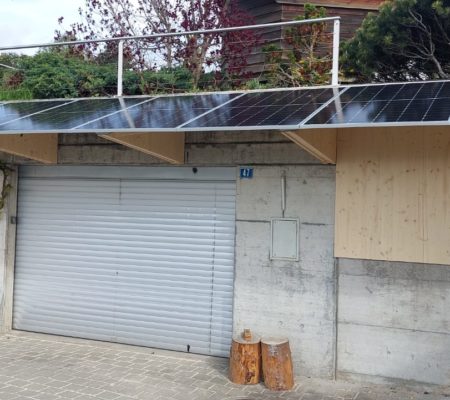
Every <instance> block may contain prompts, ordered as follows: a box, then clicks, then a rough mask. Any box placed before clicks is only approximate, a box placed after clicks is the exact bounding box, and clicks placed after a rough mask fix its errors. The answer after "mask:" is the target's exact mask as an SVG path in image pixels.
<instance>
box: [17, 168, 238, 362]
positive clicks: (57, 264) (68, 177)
mask: <svg viewBox="0 0 450 400" xmlns="http://www.w3.org/2000/svg"><path fill="white" fill-rule="evenodd" d="M235 195H236V183H235V169H234V168H199V169H198V170H197V171H196V172H195V171H193V170H192V169H191V168H158V167H148V168H147V167H142V168H141V167H24V168H22V169H21V171H20V178H19V200H18V226H17V247H16V268H15V289H14V321H13V327H14V329H18V330H26V331H33V332H41V333H51V334H58V335H66V336H74V337H81V338H86V339H97V340H104V341H111V342H119V343H127V344H135V345H142V346H148V347H156V348H162V349H168V350H176V351H190V352H193V353H198V354H207V355H215V356H227V354H228V350H229V344H230V341H231V336H232V303H233V278H234V277H233V274H234V240H235V239H234V237H235Z"/></svg>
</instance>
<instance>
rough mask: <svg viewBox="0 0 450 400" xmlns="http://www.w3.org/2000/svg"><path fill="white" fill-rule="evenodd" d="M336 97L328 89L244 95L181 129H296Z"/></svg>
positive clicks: (336, 91)
mask: <svg viewBox="0 0 450 400" xmlns="http://www.w3.org/2000/svg"><path fill="white" fill-rule="evenodd" d="M338 93H339V92H338V90H336V89H335V90H333V89H329V88H328V89H308V90H301V89H297V90H284V91H273V92H260V93H247V94H245V95H243V96H242V97H239V98H238V99H237V100H235V101H233V102H231V103H229V104H227V105H225V106H222V107H220V108H219V109H217V110H214V111H212V112H210V113H208V114H206V115H204V116H202V117H200V118H197V119H195V120H193V121H191V122H189V123H187V124H184V125H182V126H181V127H183V128H185V129H186V130H195V129H198V128H202V129H214V128H229V127H233V128H236V127H258V128H263V127H268V126H270V127H272V126H280V127H282V126H289V127H292V126H294V127H296V126H298V124H300V123H301V122H302V121H303V120H304V119H305V118H306V117H308V116H309V115H310V114H311V113H312V112H314V111H316V110H317V109H318V108H319V107H320V106H322V105H323V104H325V103H326V102H327V101H329V100H330V99H332V98H333V96H335V95H337V94H338Z"/></svg>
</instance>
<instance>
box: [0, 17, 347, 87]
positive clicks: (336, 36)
mask: <svg viewBox="0 0 450 400" xmlns="http://www.w3.org/2000/svg"><path fill="white" fill-rule="evenodd" d="M330 21H333V41H332V43H333V49H332V68H331V85H333V86H336V85H338V84H339V44H340V17H325V18H314V19H307V20H296V21H285V22H274V23H268V24H256V25H245V26H234V27H228V28H219V29H206V30H197V31H187V32H168V33H158V34H150V35H137V36H121V37H114V38H99V39H90V40H74V41H69V42H52V43H40V44H29V45H12V46H2V47H0V52H2V51H12V50H25V49H35V48H50V47H59V46H76V45H85V44H92V43H108V42H116V43H118V58H117V60H118V61H117V66H118V67H117V96H122V95H123V65H124V43H125V42H126V41H139V40H144V39H145V40H152V39H161V38H169V37H180V36H188V35H207V34H217V33H227V32H236V31H243V30H257V29H267V28H276V27H280V28H283V27H289V26H297V25H305V24H314V23H321V22H330ZM0 66H2V67H5V68H12V69H14V67H9V66H7V65H3V64H0Z"/></svg>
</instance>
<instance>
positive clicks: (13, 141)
mask: <svg viewBox="0 0 450 400" xmlns="http://www.w3.org/2000/svg"><path fill="white" fill-rule="evenodd" d="M0 151H3V152H5V153H9V154H13V155H15V156H20V157H25V158H30V159H32V160H36V161H39V162H42V163H44V164H56V163H57V162H58V134H57V133H42V134H41V133H36V134H29V135H1V136H0Z"/></svg>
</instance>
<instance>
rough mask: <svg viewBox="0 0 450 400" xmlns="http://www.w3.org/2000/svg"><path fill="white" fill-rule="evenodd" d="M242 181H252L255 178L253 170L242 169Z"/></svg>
mask: <svg viewBox="0 0 450 400" xmlns="http://www.w3.org/2000/svg"><path fill="white" fill-rule="evenodd" d="M240 177H241V179H252V178H253V168H241V169H240Z"/></svg>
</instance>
